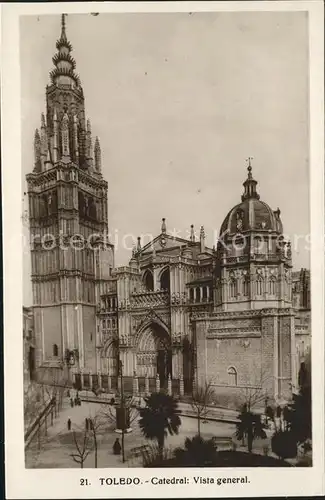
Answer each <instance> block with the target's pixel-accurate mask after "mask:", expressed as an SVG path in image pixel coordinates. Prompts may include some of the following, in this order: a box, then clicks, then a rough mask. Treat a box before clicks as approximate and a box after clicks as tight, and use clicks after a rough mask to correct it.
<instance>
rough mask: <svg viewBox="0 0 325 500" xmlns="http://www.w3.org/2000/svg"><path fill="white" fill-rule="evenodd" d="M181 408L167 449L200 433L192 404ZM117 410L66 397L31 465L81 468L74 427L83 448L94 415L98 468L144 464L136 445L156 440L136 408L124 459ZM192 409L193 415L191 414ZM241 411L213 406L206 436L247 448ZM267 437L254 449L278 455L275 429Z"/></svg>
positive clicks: (88, 464)
mask: <svg viewBox="0 0 325 500" xmlns="http://www.w3.org/2000/svg"><path fill="white" fill-rule="evenodd" d="M179 409H180V410H181V415H180V417H181V422H182V423H181V427H180V430H179V434H177V435H174V436H168V437H167V438H166V441H165V447H166V449H167V450H172V449H174V448H176V447H179V446H183V445H184V441H185V438H186V437H189V438H191V437H194V436H195V435H196V434H197V430H198V422H197V418H194V412H193V410H192V408H191V405H190V404H188V403H185V402H180V403H179ZM109 410H114V407H111V406H108V405H102V404H98V403H94V402H86V401H82V403H81V406H74V407H73V408H71V406H70V399H69V398H65V399H64V401H63V408H62V410H61V412H60V415H59V416H58V417H57V418H56V419H54V421H53V426H51V425H50V424H49V427H48V432H47V435H46V436H45V435H44V434H43V435H42V438H41V447H40V448H41V449H40V450H39V449H38V440H37V438H36V439H35V440H34V441H33V443H32V444H31V445H30V447H29V449H28V450H27V451H26V467H27V468H78V467H80V465H79V464H78V463H76V462H75V461H74V460H73V458H72V457H71V454H76V444H75V442H74V437H73V436H74V435H73V431H75V433H76V436H77V444H78V446H79V448H82V443H83V437H84V429H85V419H86V418H93V419H95V421H97V422H98V431H97V441H98V461H97V464H98V468H105V467H109V468H111V467H112V468H116V467H141V466H142V458H141V456H139V457H138V458H132V457H131V455H132V450H133V449H134V448H137V447H140V446H144V445H148V444H152V442H151V441H148V440H146V439H145V438H144V437H143V435H142V434H141V431H140V428H139V425H138V415H137V412H136V410H134V413H133V416H132V415H131V420H132V422H131V428H132V431H131V432H130V433H129V434H125V456H126V462H125V463H123V462H122V457H121V456H116V455H114V454H113V450H112V448H113V443H114V441H115V439H116V438H117V437H118V438H119V440H120V442H121V436H120V435H119V434H117V433H116V432H115V418H114V413H113V417H108V416H107V415H108V411H109ZM191 412H192V415H191V416H189V414H190V413H191ZM237 415H238V412H237V411H234V410H228V409H223V408H213V407H212V408H211V409H209V413H208V417H207V418H206V419H201V425H200V428H201V435H202V437H203V438H205V439H209V438H212V437H215V438H217V442H219V443H218V444H217V446H218V449H219V450H221V449H225V448H226V449H229V446H230V443H233V444H235V446H236V448H237V449H238V450H240V451H247V446H246V447H242V443H241V442H240V441H238V440H237V439H236V437H235V430H236V424H235V422H236V419H237ZM68 419H70V420H71V430H70V431H69V430H68V424H67V422H68ZM266 433H267V438H266V439H256V440H254V442H253V452H254V453H260V454H262V453H263V452H264V449H265V448H268V450H269V455H270V456H275V455H274V454H273V453H272V452H271V436H272V434H273V433H272V431H271V430H267V431H266ZM93 467H95V453H94V451H93V450H91V451H90V452H89V454H88V456H87V458H86V459H85V462H84V468H93Z"/></svg>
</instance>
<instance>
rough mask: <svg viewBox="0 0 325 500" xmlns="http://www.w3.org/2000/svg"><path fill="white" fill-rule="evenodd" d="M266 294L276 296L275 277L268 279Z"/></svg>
mask: <svg viewBox="0 0 325 500" xmlns="http://www.w3.org/2000/svg"><path fill="white" fill-rule="evenodd" d="M268 292H269V295H275V294H276V278H275V276H270V278H269V282H268Z"/></svg>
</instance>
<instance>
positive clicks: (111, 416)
mask: <svg viewBox="0 0 325 500" xmlns="http://www.w3.org/2000/svg"><path fill="white" fill-rule="evenodd" d="M122 404H123V409H124V411H125V413H126V414H128V421H129V424H130V426H131V424H132V422H134V420H135V419H136V418H137V417H138V415H139V412H138V409H137V406H136V400H135V398H134V397H133V396H125V395H124V396H123V401H122ZM102 415H103V417H104V418H105V419H107V420H108V422H110V423H111V425H113V426H114V427H115V429H116V428H117V418H116V406H115V405H109V404H106V405H102ZM125 431H126V429H125V428H124V426H122V429H121V437H122V461H123V462H125V450H124V438H125Z"/></svg>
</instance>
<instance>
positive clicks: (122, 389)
mask: <svg viewBox="0 0 325 500" xmlns="http://www.w3.org/2000/svg"><path fill="white" fill-rule="evenodd" d="M119 375H120V380H121V402H120V408H121V417H122V429H121V430H122V462H123V463H124V462H125V450H124V433H125V427H126V414H125V404H124V387H123V363H122V361H121V360H119Z"/></svg>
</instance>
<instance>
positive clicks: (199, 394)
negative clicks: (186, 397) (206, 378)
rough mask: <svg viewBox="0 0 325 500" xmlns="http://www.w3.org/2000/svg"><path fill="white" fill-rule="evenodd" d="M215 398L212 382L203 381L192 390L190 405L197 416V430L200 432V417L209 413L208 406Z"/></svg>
mask: <svg viewBox="0 0 325 500" xmlns="http://www.w3.org/2000/svg"><path fill="white" fill-rule="evenodd" d="M214 400H215V392H214V389H213V386H212V382H205V384H204V385H202V386H198V387H197V388H196V389H195V391H194V392H193V396H192V401H191V406H192V408H193V410H194V411H195V414H196V416H197V432H198V435H199V436H200V434H201V419H202V418H206V417H207V415H208V413H209V408H208V406H209V405H210V404H211V403H212V402H213V401H214Z"/></svg>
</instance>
